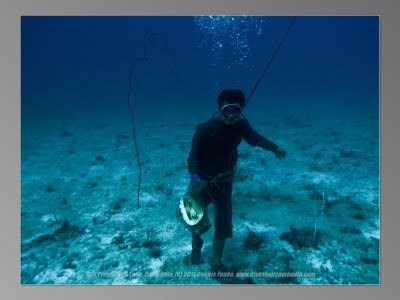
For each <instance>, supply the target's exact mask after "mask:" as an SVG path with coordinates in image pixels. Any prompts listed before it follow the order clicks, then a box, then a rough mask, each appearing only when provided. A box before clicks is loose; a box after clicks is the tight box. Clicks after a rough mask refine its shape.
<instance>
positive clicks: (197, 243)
mask: <svg viewBox="0 0 400 300" xmlns="http://www.w3.org/2000/svg"><path fill="white" fill-rule="evenodd" d="M194 199H195V201H196V202H197V203H198V204H199V205H200V206H201V208H202V209H203V213H204V214H203V217H202V219H201V220H200V222H199V223H198V224H196V225H194V226H192V228H191V231H192V252H191V253H190V262H191V263H192V264H193V265H199V264H201V263H202V260H201V248H202V247H203V243H204V242H203V239H202V238H201V235H202V234H203V233H205V232H207V231H208V230H210V228H211V222H210V219H209V218H208V214H207V206H208V205H209V203H210V201H211V198H210V194H209V192H208V191H207V190H205V191H203V192H202V193H201V194H200V195H198V196H197V197H195V198H194Z"/></svg>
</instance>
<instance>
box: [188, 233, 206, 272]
mask: <svg viewBox="0 0 400 300" xmlns="http://www.w3.org/2000/svg"><path fill="white" fill-rule="evenodd" d="M202 247H203V239H202V238H201V237H200V235H196V234H192V252H191V253H190V262H191V263H192V265H199V264H201V262H202V261H201V248H202Z"/></svg>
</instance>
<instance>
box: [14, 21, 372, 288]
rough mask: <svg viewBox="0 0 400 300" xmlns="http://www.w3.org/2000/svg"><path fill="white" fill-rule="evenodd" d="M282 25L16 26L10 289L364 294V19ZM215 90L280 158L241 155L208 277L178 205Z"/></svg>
mask: <svg viewBox="0 0 400 300" xmlns="http://www.w3.org/2000/svg"><path fill="white" fill-rule="evenodd" d="M293 20H294V17H292V16H288V17H277V16H274V17H267V16H265V17H262V16H252V17H250V16H190V17H189V16H185V17H183V16H182V17H164V16H140V17H139V16H136V17H111V16H109V17H106V16H104V17H87V16H82V17H81V16H65V17H62V16H23V17H21V202H20V203H21V283H23V284H107V285H108V284H139V285H142V284H379V283H380V256H379V255H380V253H379V249H380V189H379V188H380V181H379V180H380V169H379V143H380V137H379V106H380V100H379V67H380V66H379V17H377V16H335V17H333V16H332V17H328V16H320V17H317V16H315V17H312V16H310V17H296V19H295V21H294V23H293V26H292V27H291V28H290V30H289V31H288V28H289V26H290V24H291V22H292V21H293ZM286 33H287V36H286V37H285V38H284V39H283V37H284V36H285V34H286ZM281 41H283V42H282V44H281V47H278V46H279V45H280V42H281ZM277 49H278V51H277V52H276V55H275V56H274V53H275V51H276V50H277ZM272 57H273V60H271V58H272ZM269 63H271V64H270V65H269V67H268V69H267V72H266V73H265V75H264V77H260V76H261V75H262V73H263V72H264V71H265V70H266V67H267V65H268V64H269ZM131 70H132V74H131V77H130V71H131ZM259 79H261V81H260V83H259V85H258V86H256V82H257V81H258V80H259ZM255 87H256V88H255ZM254 88H255V89H254ZM224 89H241V90H242V91H243V92H244V94H245V95H246V96H249V95H250V94H251V93H252V92H253V91H254V94H253V95H252V97H251V98H250V101H249V103H248V105H247V106H246V108H245V109H244V111H243V114H244V115H245V116H246V117H247V119H248V120H249V122H250V124H251V125H252V127H253V128H254V129H255V130H256V131H257V132H259V133H260V134H261V135H263V136H265V137H267V138H268V139H271V140H272V141H274V142H276V143H277V144H278V145H280V146H282V147H283V148H284V149H285V150H286V151H287V153H288V156H287V158H286V159H285V160H277V159H276V158H275V156H274V155H273V154H272V153H270V152H266V151H264V150H262V149H261V148H258V147H251V146H250V145H248V144H246V142H245V141H243V142H242V143H241V144H240V146H239V160H238V164H237V172H236V176H235V179H234V187H233V195H232V205H233V237H232V238H230V239H228V240H227V241H226V245H225V251H224V256H223V261H224V264H225V265H226V266H228V267H229V268H230V269H232V270H235V272H236V275H235V276H234V277H233V278H232V277H228V278H226V277H221V278H213V277H210V276H208V272H209V269H210V262H211V259H212V254H213V244H212V239H213V237H212V231H213V230H210V231H209V232H207V233H206V234H204V246H203V251H202V257H203V258H204V260H205V263H204V264H201V265H191V264H190V263H189V258H188V257H189V255H190V251H191V233H190V231H189V230H188V228H187V226H186V225H185V224H184V221H183V220H182V218H181V217H180V216H179V214H177V207H178V205H177V203H178V202H179V200H180V198H181V197H182V196H183V195H184V194H185V193H186V191H187V189H188V185H189V181H190V174H189V172H188V166H187V158H188V155H189V151H190V149H191V143H192V137H193V134H194V132H195V129H196V126H197V125H198V124H199V123H202V122H205V121H207V120H208V119H210V118H211V116H212V114H213V113H214V112H216V111H217V102H216V101H217V97H218V95H219V93H220V92H221V91H222V90H224ZM131 111H132V114H131ZM133 122H134V123H133ZM136 146H137V150H136ZM137 155H139V164H138V159H137ZM139 165H140V167H141V168H140V169H139ZM139 178H140V180H141V181H140V191H139V196H140V197H139V199H140V206H139V207H138V199H137V198H138V197H137V194H138V189H139ZM209 214H210V215H213V210H212V209H211V207H210V208H209ZM211 219H212V218H211ZM277 274H278V275H277ZM285 274H286V275H285ZM288 274H291V275H290V276H289V275H288Z"/></svg>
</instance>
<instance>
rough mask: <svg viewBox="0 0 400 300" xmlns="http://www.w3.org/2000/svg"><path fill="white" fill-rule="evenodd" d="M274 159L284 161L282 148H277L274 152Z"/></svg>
mask: <svg viewBox="0 0 400 300" xmlns="http://www.w3.org/2000/svg"><path fill="white" fill-rule="evenodd" d="M274 153H275V157H276V158H278V159H284V158H285V157H286V155H287V153H286V151H285V150H283V149H282V148H278V149H276V150H275V151H274Z"/></svg>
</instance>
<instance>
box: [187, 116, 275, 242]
mask: <svg viewBox="0 0 400 300" xmlns="http://www.w3.org/2000/svg"><path fill="white" fill-rule="evenodd" d="M242 139H244V140H245V141H246V142H247V143H248V144H249V145H251V146H259V147H261V148H263V149H265V150H268V151H275V150H276V149H277V148H278V146H277V145H275V144H274V143H273V142H271V141H270V140H268V139H267V138H265V137H263V136H262V135H260V134H259V133H257V132H256V131H255V130H254V129H253V128H252V127H251V125H250V124H249V122H248V121H247V119H245V118H243V117H241V118H240V119H239V120H238V121H237V122H236V123H235V124H233V125H227V124H225V123H224V122H223V121H222V120H219V119H218V118H211V119H210V120H208V121H206V122H204V123H201V124H199V125H198V126H197V128H196V131H195V133H194V136H193V140H192V148H191V150H190V153H189V157H188V159H187V162H188V170H189V173H190V174H193V173H197V174H199V175H200V177H201V178H203V179H205V180H206V181H208V183H210V180H211V179H212V178H215V176H217V175H218V174H220V173H225V172H228V173H229V172H231V171H233V170H234V167H235V165H236V162H237V157H238V153H237V147H238V146H239V144H240V143H241V141H242ZM200 196H201V197H199V199H200V201H198V202H199V204H200V205H201V206H202V207H203V210H204V211H205V212H206V211H207V210H206V208H207V206H208V205H209V204H210V203H212V200H214V205H215V206H214V208H215V211H214V226H215V233H214V238H218V239H226V238H228V237H231V236H232V204H231V196H232V180H230V181H228V182H226V183H223V184H218V185H216V186H215V185H214V186H212V185H210V184H208V188H207V189H206V190H204V191H203V192H202V194H201V195H200ZM204 222H209V220H208V217H207V216H206V217H205V218H203V220H202V221H201V222H200V223H203V225H204ZM200 223H199V226H201V224H200Z"/></svg>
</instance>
